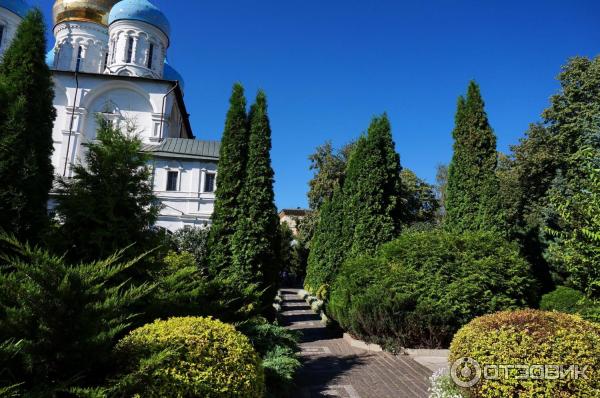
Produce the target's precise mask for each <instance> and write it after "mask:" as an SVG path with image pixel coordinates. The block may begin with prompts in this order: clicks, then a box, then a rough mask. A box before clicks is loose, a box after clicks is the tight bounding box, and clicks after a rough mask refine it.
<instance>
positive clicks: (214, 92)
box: [30, 0, 600, 208]
mask: <svg viewBox="0 0 600 398" xmlns="http://www.w3.org/2000/svg"><path fill="white" fill-rule="evenodd" d="M30 3H32V4H36V5H39V6H40V7H41V8H42V10H43V11H44V12H46V13H47V16H48V17H49V15H50V10H51V6H52V3H53V1H51V0H30ZM155 4H157V5H158V6H159V7H161V9H162V10H163V11H164V12H165V13H166V15H167V17H168V18H169V19H170V21H171V24H172V26H173V29H172V30H173V32H172V36H171V43H172V45H171V48H170V49H169V59H170V63H171V64H172V65H173V66H175V67H176V68H177V69H178V70H179V71H180V72H181V73H182V75H183V76H184V79H185V81H186V94H185V98H186V102H187V106H188V110H189V112H190V113H191V122H192V127H193V129H194V132H195V134H196V136H197V137H198V138H199V139H220V136H221V133H222V130H223V123H224V118H225V113H226V111H227V105H228V97H229V94H230V90H231V86H232V84H233V83H234V82H236V81H240V82H242V83H243V84H244V86H245V87H246V89H247V95H248V99H249V101H250V100H251V99H252V98H253V97H254V95H255V93H256V90H257V89H258V88H263V89H264V90H265V91H266V93H267V95H268V98H269V105H270V116H271V122H272V128H273V152H272V157H273V167H274V169H275V175H276V185H275V190H276V200H277V205H278V206H279V207H280V208H282V207H297V206H305V205H306V192H307V182H308V180H309V179H310V177H311V172H310V171H309V170H308V166H309V162H308V159H307V157H308V155H309V154H310V153H312V151H313V150H314V148H315V147H316V146H317V145H319V144H321V143H323V142H324V141H325V140H332V141H333V143H334V145H337V146H339V145H342V144H343V143H345V142H347V141H349V140H352V139H353V138H355V137H357V136H358V135H359V134H360V133H361V132H362V131H364V130H365V129H366V128H367V127H368V124H369V122H370V120H371V118H372V116H373V115H376V114H379V113H382V112H388V114H389V116H390V118H391V121H392V126H393V133H394V139H395V142H396V149H397V151H398V152H399V153H400V156H401V162H402V165H403V166H405V167H408V168H411V169H413V170H414V171H415V172H416V173H417V174H418V175H419V176H420V177H422V178H425V179H426V180H428V181H430V182H433V181H434V180H435V170H436V165H437V164H439V163H447V162H449V160H450V158H451V156H452V140H451V135H450V134H451V131H452V127H453V119H454V111H455V106H456V99H457V97H458V95H460V94H461V93H463V92H464V91H465V90H466V87H467V84H468V82H469V80H470V79H475V80H477V82H478V83H479V84H480V85H481V88H482V93H483V96H484V99H485V100H486V103H487V111H488V115H489V117H490V121H491V124H492V126H493V128H494V130H495V132H496V134H497V136H498V145H499V149H500V150H502V151H507V150H508V147H509V145H512V144H515V143H517V141H518V139H519V137H521V136H522V134H523V132H524V131H525V130H526V129H527V126H528V125H529V123H531V122H535V121H537V120H539V115H540V113H541V111H542V110H543V109H544V108H545V107H546V106H547V104H548V99H549V97H550V96H551V95H552V94H553V93H554V92H556V91H557V89H558V83H557V81H556V79H555V78H556V75H557V74H558V73H559V71H560V67H561V65H563V64H565V62H566V60H567V59H568V58H569V57H571V56H575V55H583V56H595V55H596V54H599V53H600V25H598V20H599V18H600V1H598V0H588V1H583V0H521V1H515V0H494V1H491V0H486V1H482V0H471V1H466V0H456V1H445V0H437V1H435V0H429V1H418V0H413V1H398V0H385V1H384V0H362V1H357V0H343V1H342V0H326V1H323V0H321V1H317V0H303V1H299V0H277V1H275V0H261V1H241V0H236V1H234V0H218V1H214V0H210V1H209V0H155ZM52 43H53V42H52V41H51V44H52Z"/></svg>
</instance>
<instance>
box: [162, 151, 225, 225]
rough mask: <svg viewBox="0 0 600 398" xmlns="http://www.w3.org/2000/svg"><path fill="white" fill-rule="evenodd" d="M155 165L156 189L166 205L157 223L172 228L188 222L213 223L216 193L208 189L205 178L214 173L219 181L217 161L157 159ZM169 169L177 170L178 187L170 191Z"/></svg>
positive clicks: (190, 223) (194, 223)
mask: <svg viewBox="0 0 600 398" xmlns="http://www.w3.org/2000/svg"><path fill="white" fill-rule="evenodd" d="M151 164H152V170H153V172H152V183H153V190H154V193H155V195H156V196H157V197H158V198H159V199H160V201H161V203H162V204H163V206H164V207H163V209H162V210H161V213H160V216H159V220H158V222H157V225H158V226H160V227H163V228H166V229H168V230H170V231H176V230H177V229H180V228H183V227H184V226H186V225H189V226H197V227H203V226H205V225H210V217H211V215H212V213H213V211H214V202H215V193H214V191H211V192H206V190H205V188H206V185H205V182H206V180H205V179H206V175H207V174H211V175H214V176H215V181H216V180H217V178H216V176H217V164H216V162H210V161H201V160H190V159H166V158H156V159H154V160H153V161H152V163H151ZM169 172H172V173H175V172H176V173H177V186H176V189H175V190H168V185H167V184H168V175H169ZM214 187H215V188H216V184H215V185H214Z"/></svg>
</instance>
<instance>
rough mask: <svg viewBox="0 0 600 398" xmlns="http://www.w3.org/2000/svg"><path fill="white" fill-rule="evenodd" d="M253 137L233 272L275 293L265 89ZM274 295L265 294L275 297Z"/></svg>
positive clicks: (253, 119) (253, 116)
mask: <svg viewBox="0 0 600 398" xmlns="http://www.w3.org/2000/svg"><path fill="white" fill-rule="evenodd" d="M249 121H250V137H249V144H248V162H247V167H246V174H245V175H246V178H245V180H244V186H243V189H242V192H241V196H240V199H239V204H240V208H241V209H242V210H243V211H241V212H239V214H238V218H237V223H236V226H235V234H234V236H233V240H232V254H233V269H232V270H233V271H234V272H235V274H236V276H239V277H242V278H244V279H243V281H254V282H255V283H257V284H258V285H259V286H261V287H263V288H267V289H268V290H267V291H270V292H272V293H273V295H274V293H275V292H274V289H276V286H277V280H278V275H279V267H278V265H280V264H279V262H278V258H277V253H278V242H279V240H278V224H279V223H278V221H279V219H278V217H277V210H276V207H275V202H274V200H275V194H274V192H273V178H274V172H273V168H272V167H271V153H270V152H271V126H270V122H269V116H268V114H267V98H266V96H265V94H264V92H263V91H259V92H258V94H257V96H256V103H255V104H254V105H252V107H251V108H250V117H249ZM273 295H270V294H268V295H265V297H267V298H268V299H271V297H273Z"/></svg>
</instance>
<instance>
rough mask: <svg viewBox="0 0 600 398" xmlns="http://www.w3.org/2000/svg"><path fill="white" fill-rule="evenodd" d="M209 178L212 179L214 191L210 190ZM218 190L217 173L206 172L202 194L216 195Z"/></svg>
mask: <svg viewBox="0 0 600 398" xmlns="http://www.w3.org/2000/svg"><path fill="white" fill-rule="evenodd" d="M209 178H212V190H210V191H209V190H208V189H207V188H208V181H209ZM216 190H217V173H214V172H206V173H205V174H204V186H203V187H202V192H204V193H215V192H216Z"/></svg>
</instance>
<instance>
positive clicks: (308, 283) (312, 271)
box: [304, 186, 349, 298]
mask: <svg viewBox="0 0 600 398" xmlns="http://www.w3.org/2000/svg"><path fill="white" fill-rule="evenodd" d="M348 249H349V244H348V241H347V240H346V239H345V236H344V196H343V192H342V188H341V187H340V186H338V187H336V188H335V190H334V191H333V196H332V197H331V199H326V200H325V203H324V204H323V205H322V206H321V210H320V211H319V221H318V224H317V227H316V230H315V233H314V236H313V238H312V241H311V243H310V252H309V255H308V262H307V267H306V279H305V281H304V285H305V288H306V289H307V290H308V291H310V292H312V293H317V292H318V293H319V295H320V296H323V295H324V294H323V293H324V292H323V289H324V287H326V286H327V285H330V284H331V283H332V282H333V280H334V278H335V275H336V274H337V272H338V271H339V269H340V267H341V264H342V262H343V261H344V258H345V256H346V253H347V251H348ZM322 298H323V297H322Z"/></svg>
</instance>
